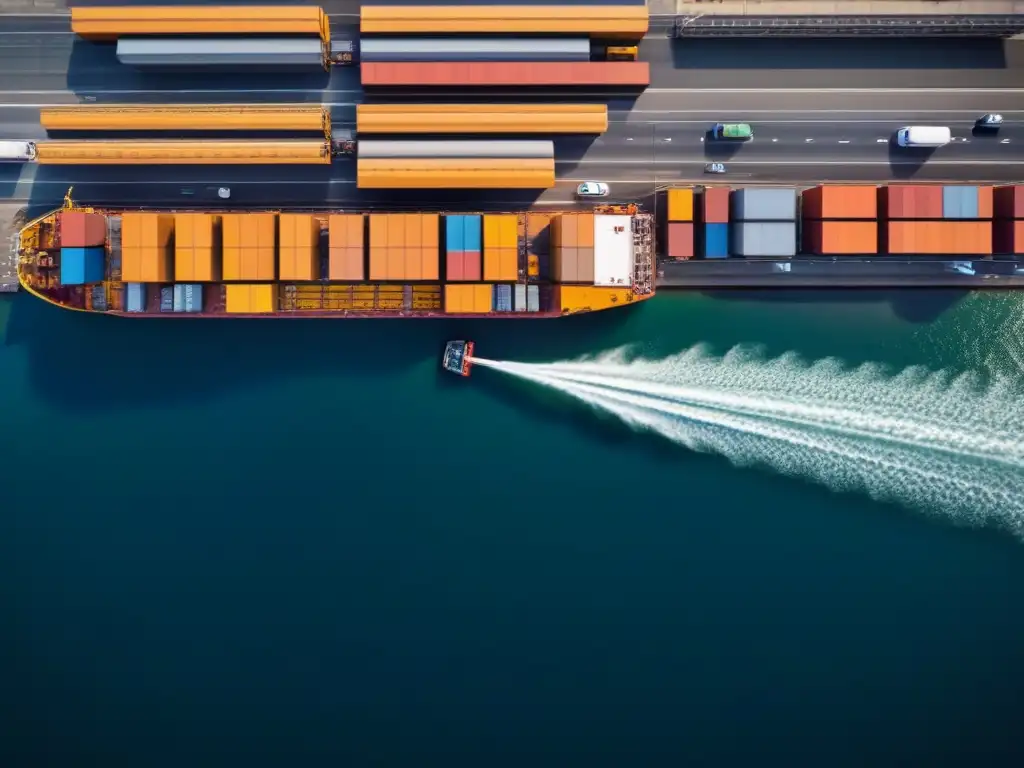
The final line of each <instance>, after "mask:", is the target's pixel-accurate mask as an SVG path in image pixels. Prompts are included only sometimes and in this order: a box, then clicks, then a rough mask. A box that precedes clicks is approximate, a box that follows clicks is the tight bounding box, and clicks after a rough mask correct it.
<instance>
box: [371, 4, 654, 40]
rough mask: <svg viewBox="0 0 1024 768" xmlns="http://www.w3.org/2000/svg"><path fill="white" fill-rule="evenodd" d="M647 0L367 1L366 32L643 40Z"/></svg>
mask: <svg viewBox="0 0 1024 768" xmlns="http://www.w3.org/2000/svg"><path fill="white" fill-rule="evenodd" d="M649 20H650V17H649V14H648V11H647V6H646V5H588V6H586V7H585V8H581V7H580V6H578V5H429V6H424V5H415V6H409V5H364V6H362V7H361V8H360V12H359V31H360V32H361V33H363V34H390V35H436V34H459V33H465V34H554V35H557V34H561V35H591V36H593V37H600V38H613V39H624V40H639V39H640V38H642V37H643V36H644V35H646V34H647V28H648V25H649Z"/></svg>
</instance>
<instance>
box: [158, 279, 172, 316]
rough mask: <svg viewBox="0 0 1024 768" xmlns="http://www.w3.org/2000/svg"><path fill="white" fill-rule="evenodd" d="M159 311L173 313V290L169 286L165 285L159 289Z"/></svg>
mask: <svg viewBox="0 0 1024 768" xmlns="http://www.w3.org/2000/svg"><path fill="white" fill-rule="evenodd" d="M160 311H161V312H173V311H174V289H173V288H172V287H171V286H169V285H165V286H164V287H163V288H161V289H160Z"/></svg>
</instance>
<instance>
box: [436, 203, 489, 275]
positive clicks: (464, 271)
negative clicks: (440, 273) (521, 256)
mask: <svg viewBox="0 0 1024 768" xmlns="http://www.w3.org/2000/svg"><path fill="white" fill-rule="evenodd" d="M480 254H481V217H480V216H479V215H478V214H471V215H448V216H445V276H446V278H447V279H448V280H449V281H480V280H482V279H483V268H482V266H481V256H480ZM499 266H500V259H499Z"/></svg>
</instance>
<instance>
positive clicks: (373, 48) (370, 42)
mask: <svg viewBox="0 0 1024 768" xmlns="http://www.w3.org/2000/svg"><path fill="white" fill-rule="evenodd" d="M359 59H360V61H367V62H373V61H590V40H589V39H588V38H586V37H565V38H493V39H490V38H459V37H448V38H434V39H430V38H394V37H377V38H365V37H364V38H363V39H362V40H360V42H359Z"/></svg>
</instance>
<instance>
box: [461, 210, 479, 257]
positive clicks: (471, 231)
mask: <svg viewBox="0 0 1024 768" xmlns="http://www.w3.org/2000/svg"><path fill="white" fill-rule="evenodd" d="M462 221H463V224H464V225H465V228H464V230H463V237H462V245H463V250H464V251H468V252H470V253H472V252H474V251H476V252H479V251H480V241H481V239H482V238H481V234H480V229H481V226H480V225H481V219H480V217H479V216H463V217H462Z"/></svg>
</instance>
